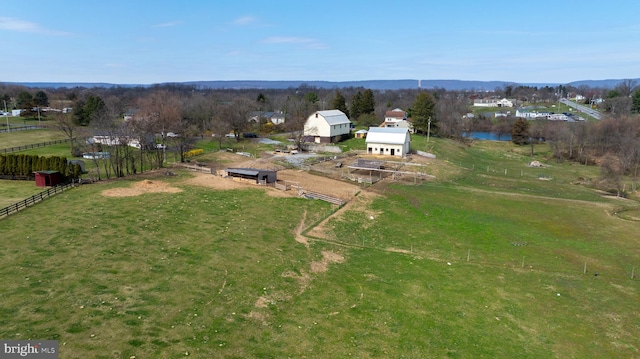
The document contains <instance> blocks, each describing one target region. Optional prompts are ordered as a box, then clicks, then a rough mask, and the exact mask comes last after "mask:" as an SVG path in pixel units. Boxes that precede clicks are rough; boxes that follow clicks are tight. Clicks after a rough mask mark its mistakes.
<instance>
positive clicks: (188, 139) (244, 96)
mask: <svg viewBox="0 0 640 359" xmlns="http://www.w3.org/2000/svg"><path fill="white" fill-rule="evenodd" d="M28 91H29V89H25V88H23V87H19V86H15V85H3V84H0V94H3V95H2V96H3V98H5V99H9V102H11V103H16V101H17V100H16V99H18V98H19V97H20V98H24V99H25V101H26V99H27V98H28V96H27V95H24V94H22V93H23V92H28ZM39 92H43V93H44V95H46V96H47V99H48V101H49V102H51V103H52V104H65V107H73V108H74V111H73V113H71V114H63V113H56V114H52V115H49V114H47V115H46V116H47V119H48V120H52V121H50V123H52V124H53V125H54V126H56V127H57V128H59V129H60V130H61V131H62V132H64V133H65V135H66V136H67V137H68V138H69V139H70V146H71V147H70V152H71V153H73V154H74V155H78V154H80V153H81V152H82V151H92V152H98V151H101V150H104V148H103V147H104V146H103V145H100V144H96V143H93V144H91V143H85V141H84V140H85V139H86V138H88V137H91V136H93V135H95V134H100V135H105V136H109V137H111V138H114V139H117V143H118V145H115V146H109V147H111V148H110V149H109V150H110V152H111V154H110V155H111V156H110V158H108V159H99V158H96V159H95V160H94V161H96V162H97V163H96V164H97V165H99V166H98V167H99V168H100V173H99V174H98V176H101V175H104V176H106V177H110V176H124V175H127V174H131V173H137V172H140V171H143V170H145V169H150V168H159V167H161V166H162V165H163V161H164V159H165V157H166V156H167V155H170V156H174V157H175V159H176V160H178V161H184V160H185V158H184V157H183V154H184V153H186V152H188V151H189V150H190V149H191V148H192V147H193V142H194V140H195V139H196V138H199V137H200V138H201V137H205V136H212V135H213V136H214V137H213V138H215V139H216V140H217V141H219V146H220V147H222V145H223V141H224V140H225V138H226V137H225V135H226V134H229V133H232V134H233V135H234V137H235V139H236V140H237V141H239V140H241V134H242V133H243V132H245V131H251V132H256V133H262V134H263V135H268V134H271V133H274V132H287V133H289V134H290V135H291V136H293V137H295V138H301V137H302V136H298V137H296V134H301V132H302V128H303V125H304V122H305V120H306V118H307V117H308V116H309V115H310V114H312V113H313V112H314V111H317V110H328V109H339V110H341V111H342V112H344V113H345V114H347V116H348V117H349V118H350V119H351V120H352V122H354V123H355V124H356V126H359V127H367V126H378V125H379V124H380V123H382V121H383V120H384V116H385V112H386V111H389V110H391V109H394V108H400V109H403V110H405V111H407V113H408V117H410V118H411V120H412V123H413V127H414V129H415V130H416V131H417V132H418V133H421V134H424V135H427V134H428V133H429V134H431V135H433V136H440V137H446V138H451V139H454V140H457V141H461V142H465V141H467V139H466V137H465V135H464V134H465V133H466V132H470V131H479V130H480V131H481V130H484V131H492V132H495V133H497V134H499V135H501V134H509V133H512V134H514V133H513V130H514V128H515V127H516V126H515V125H516V121H517V120H516V119H515V118H514V117H513V116H507V117H505V118H489V117H485V116H482V115H475V116H473V115H469V113H470V112H471V110H470V107H471V105H472V104H473V99H475V98H480V97H488V96H489V97H494V98H502V97H507V98H510V99H513V100H514V101H515V102H516V105H518V106H519V105H526V104H540V103H542V104H544V103H549V104H550V103H555V102H557V101H558V99H559V98H560V97H566V96H575V95H576V94H582V95H584V96H583V97H584V99H583V101H584V102H585V103H588V104H589V105H593V106H597V109H598V110H600V111H601V112H603V113H604V114H605V118H606V119H605V120H603V121H600V122H598V123H564V122H563V123H559V122H549V121H537V120H536V121H531V120H529V121H524V123H523V122H522V121H520V122H519V123H518V127H517V128H518V131H519V132H516V133H515V136H514V139H515V141H517V142H518V143H519V144H524V145H526V144H531V143H536V142H542V141H544V142H547V143H548V144H549V146H550V148H551V149H552V153H553V156H554V158H555V159H556V160H558V161H562V160H571V161H576V162H579V163H587V164H594V163H599V164H600V163H602V161H600V160H599V159H600V158H615V159H616V161H619V162H620V165H619V166H609V167H611V168H610V169H609V171H610V172H616V171H617V172H616V173H623V174H633V173H635V172H634V171H635V168H636V164H635V162H634V160H633V158H635V157H634V155H632V154H629V153H627V152H628V151H630V150H629V149H630V148H634V147H635V146H632V144H631V142H633V141H634V140H635V141H636V142H640V141H637V139H639V138H640V134H637V133H636V131H635V127H633V126H635V125H634V124H635V122H634V121H637V114H638V113H640V90H639V89H638V87H637V86H636V84H635V82H633V81H627V80H625V81H623V82H621V83H620V84H618V85H617V86H616V87H615V88H613V89H604V88H603V89H593V88H588V87H585V86H580V87H577V88H576V87H571V86H565V85H559V86H555V87H550V86H544V87H535V86H515V85H513V86H505V87H502V88H496V89H494V90H492V91H489V92H487V91H486V90H485V89H479V90H474V89H471V90H466V91H447V90H445V89H438V88H435V89H429V90H425V89H404V90H394V91H377V90H371V89H366V88H340V89H324V88H316V87H312V86H307V85H304V84H303V85H301V86H299V87H296V88H289V89H284V90H282V89H222V90H220V89H216V90H212V89H204V88H198V87H197V86H193V85H182V84H166V85H154V86H150V87H111V88H91V89H87V88H58V89H42V90H38V91H37V93H39ZM21 94H22V95H21ZM33 97H38V98H42V97H43V96H42V95H38V96H32V98H33ZM600 99H601V100H602V101H599V100H600ZM596 100H598V101H596ZM25 103H26V102H25ZM54 106H55V105H54ZM273 112H278V113H280V114H281V115H282V116H283V117H284V118H285V122H284V123H281V124H274V123H272V122H270V121H269V119H268V118H267V117H266V115H267V114H268V113H273ZM125 115H127V116H129V115H130V116H131V117H130V118H132V119H134V120H129V121H127V120H125ZM249 118H253V119H254V120H252V121H249V120H248V119H249ZM623 129H624V130H623ZM169 133H174V134H178V136H175V137H170V136H168V134H169ZM636 135H638V136H636ZM133 140H135V141H138V143H139V144H138V146H137V147H132V146H129V144H130V143H131V141H133ZM631 152H633V151H631ZM612 161H613V160H609V161H608V162H607V163H612ZM614 169H615V170H616V171H613V170H614Z"/></svg>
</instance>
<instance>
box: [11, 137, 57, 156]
mask: <svg viewBox="0 0 640 359" xmlns="http://www.w3.org/2000/svg"><path fill="white" fill-rule="evenodd" d="M65 142H69V139H68V138H67V139H65V140H55V141H48V142H42V143H34V144H32V145H24V146H17V147H9V148H4V149H1V150H0V153H11V152H18V151H24V150H30V149H32V148H38V147H46V146H51V145H57V144H58V143H65Z"/></svg>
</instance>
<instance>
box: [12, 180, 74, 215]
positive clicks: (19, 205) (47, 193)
mask: <svg viewBox="0 0 640 359" xmlns="http://www.w3.org/2000/svg"><path fill="white" fill-rule="evenodd" d="M75 186H76V184H74V183H68V184H65V185H60V186H55V187H51V188H48V189H47V190H44V191H42V192H40V193H38V194H35V195H33V196H31V197H29V198H27V199H24V200H22V201H20V202H16V203H14V204H12V205H9V206H7V207H4V208H0V218H4V217H7V216H9V215H12V214H14V213H18V212H19V211H21V210H23V209H25V208H27V207H31V206H33V205H34V204H37V203H39V202H42V201H43V200H45V199H47V198H49V197H51V196H54V195H56V194H58V193H61V192H64V191H66V190H68V189H70V188H72V187H75Z"/></svg>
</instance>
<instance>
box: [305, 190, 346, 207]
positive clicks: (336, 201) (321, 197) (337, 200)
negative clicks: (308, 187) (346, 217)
mask: <svg viewBox="0 0 640 359" xmlns="http://www.w3.org/2000/svg"><path fill="white" fill-rule="evenodd" d="M304 197H305V198H309V199H319V200H321V201H325V202H329V203H333V204H337V205H338V206H342V205H343V204H344V201H343V200H341V199H340V198H335V197H331V196H327V195H325V194H322V193H316V192H305V193H304Z"/></svg>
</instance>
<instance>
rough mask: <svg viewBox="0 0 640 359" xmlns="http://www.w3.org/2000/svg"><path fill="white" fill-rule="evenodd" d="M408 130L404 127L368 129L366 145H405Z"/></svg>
mask: <svg viewBox="0 0 640 359" xmlns="http://www.w3.org/2000/svg"><path fill="white" fill-rule="evenodd" d="M408 134H409V129H408V128H404V127H369V133H367V140H366V143H384V144H387V145H401V144H404V143H405V140H406V139H407V136H408Z"/></svg>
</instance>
